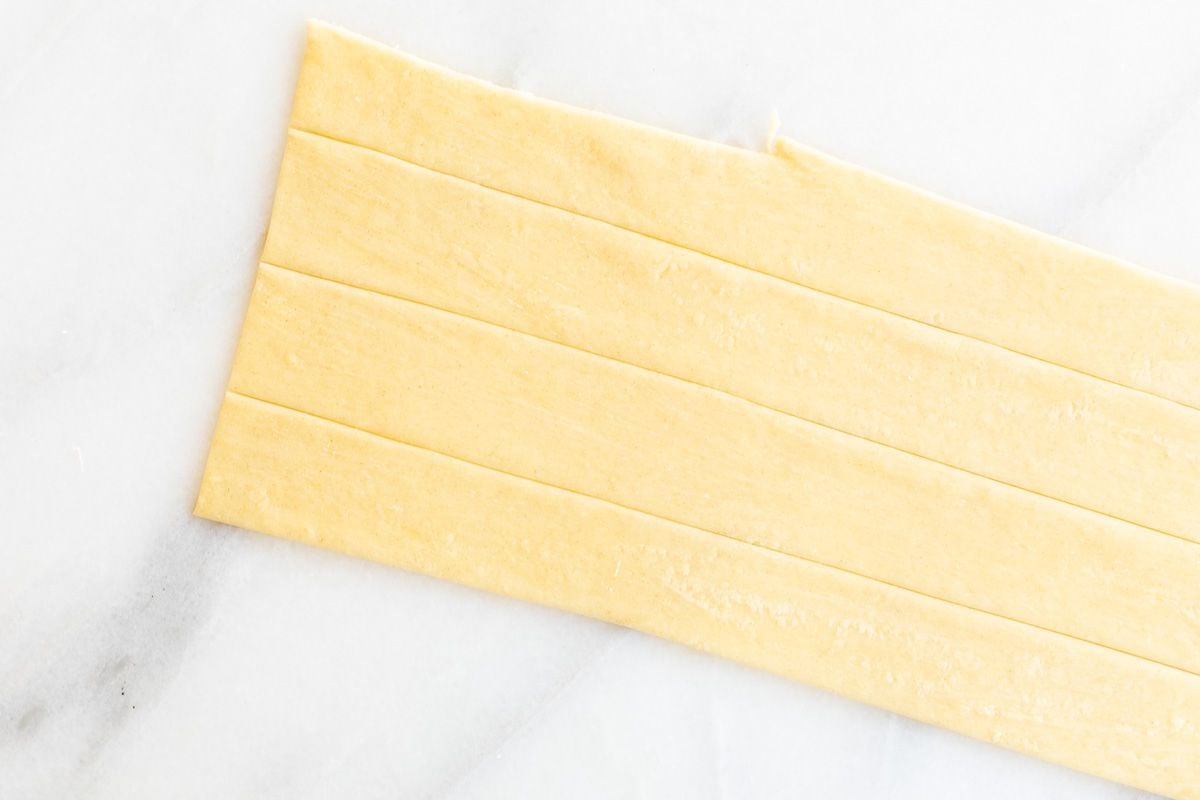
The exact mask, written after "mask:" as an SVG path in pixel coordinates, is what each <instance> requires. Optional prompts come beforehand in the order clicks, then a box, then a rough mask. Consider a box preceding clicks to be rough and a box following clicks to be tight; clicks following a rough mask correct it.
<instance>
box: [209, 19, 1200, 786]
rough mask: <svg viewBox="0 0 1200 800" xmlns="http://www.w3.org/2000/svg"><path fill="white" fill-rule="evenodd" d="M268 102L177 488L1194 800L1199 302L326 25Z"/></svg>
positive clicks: (787, 154) (894, 200) (848, 179)
mask: <svg viewBox="0 0 1200 800" xmlns="http://www.w3.org/2000/svg"><path fill="white" fill-rule="evenodd" d="M292 126H293V131H292V132H291V133H290V134H289V137H288V147H287V152H286V155H285V158H284V163H283V168H282V171H281V175H280V181H279V186H278V190H277V195H276V202H275V209H274V213H273V217H272V223H271V229H270V231H269V234H268V237H267V241H266V245H265V247H264V252H263V264H262V265H261V267H260V269H259V275H258V279H257V281H256V285H255V289H254V294H253V297H252V300H251V303H250V308H249V311H248V313H247V317H246V322H245V327H244V330H243V334H242V339H241V342H240V344H239V347H238V354H237V358H236V363H235V366H234V370H233V374H232V376H231V378H230V383H229V391H228V393H227V394H226V399H225V402H224V405H223V407H222V411H221V416H220V421H219V423H218V426H217V431H216V434H215V435H214V440H213V445H212V450H211V453H210V456H209V461H208V464H207V466H206V469H205V474H204V479H203V483H202V487H201V492H200V497H199V501H198V503H197V507H196V513H198V514H200V515H202V516H205V517H208V518H211V519H215V520H219V521H222V522H227V523H230V524H235V525H241V526H244V527H248V528H253V529H255V530H260V531H264V532H267V533H271V534H274V535H278V536H283V537H287V538H291V539H295V540H298V541H302V542H308V543H311V544H317V545H320V546H323V547H328V548H331V549H334V550H338V551H341V552H345V553H350V554H353V555H358V556H362V557H366V558H371V559H375V560H378V561H381V562H384V563H388V564H393V565H396V566H400V567H404V568H406V569H413V570H418V571H420V572H424V573H427V574H430V575H435V576H438V577H442V578H446V579H449V580H455V581H459V582H462V583H465V584H468V585H471V586H476V587H479V588H482V589H487V590H489V591H496V592H502V593H505V594H509V595H512V596H515V597H519V598H524V599H527V600H533V601H536V602H540V603H545V604H548V605H551V606H555V607H558V608H563V609H567V610H571V611H575V612H579V613H584V614H588V615H591V616H594V617H598V618H600V619H605V620H609V621H611V622H616V623H619V624H624V625H629V626H632V627H635V628H638V629H640V630H644V631H647V632H650V633H653V634H656V635H659V636H663V637H665V638H668V639H672V640H674V641H678V642H682V643H684V644H687V645H691V646H694V647H697V648H700V649H702V650H705V651H708V652H712V653H715V654H718V655H722V656H725V657H729V658H733V659H736V660H738V661H742V662H745V663H747V664H751V665H754V666H758V667H762V668H764V669H768V670H771V671H773V672H777V673H779V674H782V675H786V676H789V677H792V678H796V679H799V680H803V681H805V682H808V683H811V684H813V685H816V686H820V687H823V688H826V689H829V690H832V691H836V692H838V693H841V694H844V695H846V696H848V697H852V698H856V699H859V700H863V701H865V702H869V703H872V704H874V705H878V706H881V707H884V708H888V709H891V710H894V711H897V712H900V713H902V714H906V715H908V716H911V717H914V718H917V719H921V720H925V721H927V722H931V723H934V724H937V725H941V726H943V727H946V728H949V729H952V730H955V731H959V732H962V733H965V734H968V735H972V736H976V737H979V738H982V739H985V740H988V741H993V742H996V743H999V744H1002V745H1005V746H1008V747H1011V748H1014V749H1016V750H1020V751H1022V752H1027V753H1031V754H1034V755H1038V756H1040V757H1043V758H1046V759H1049V760H1052V761H1056V762H1059V763H1062V764H1066V765H1069V766H1071V767H1074V768H1077V769H1080V770H1084V771H1087V772H1092V773H1094V774H1097V775H1102V776H1105V777H1108V778H1111V779H1114V780H1118V781H1122V782H1125V783H1128V784H1132V785H1135V786H1139V787H1142V788H1145V789H1149V790H1151V791H1156V792H1162V793H1166V794H1169V795H1172V796H1175V797H1179V798H1196V799H1197V800H1200V544H1197V543H1198V542H1200V491H1198V490H1197V486H1200V411H1197V408H1200V359H1198V355H1200V293H1198V292H1197V291H1196V290H1195V289H1194V288H1190V287H1181V286H1175V285H1172V284H1170V283H1168V282H1166V281H1164V280H1161V279H1157V278H1153V277H1150V276H1148V275H1144V274H1142V273H1139V272H1136V271H1133V270H1131V269H1129V268H1127V267H1124V266H1122V265H1119V264H1116V263H1114V262H1112V261H1111V260H1108V259H1105V258H1103V257H1101V256H1098V255H1095V254H1091V253H1087V252H1085V251H1083V250H1081V249H1079V248H1076V247H1074V246H1072V245H1068V244H1065V243H1063V242H1059V241H1056V240H1053V239H1050V238H1048V237H1045V236H1041V235H1039V234H1035V233H1033V232H1030V231H1027V230H1023V229H1020V228H1017V227H1016V226H1013V225H1010V224H1008V223H1004V222H1001V221H998V220H994V219H991V218H989V217H986V216H983V215H980V214H978V213H976V212H972V211H968V210H965V209H962V208H959V207H957V206H954V205H951V204H948V203H945V202H944V201H940V200H936V199H933V198H930V197H927V196H925V195H923V194H921V193H919V192H915V191H913V190H911V189H908V188H905V187H902V186H899V185H897V184H894V183H892V182H890V181H887V180H885V179H882V178H879V177H877V176H873V175H870V174H867V173H865V172H862V171H861V170H858V169H856V168H853V167H849V166H846V165H843V164H839V163H836V162H834V161H832V160H829V159H827V158H825V157H823V156H819V155H816V154H813V153H810V152H808V151H804V150H802V149H800V148H798V147H796V146H795V145H791V144H788V143H786V142H785V143H783V144H782V145H781V150H780V152H778V153H773V154H760V153H750V152H746V151H740V150H734V149H731V148H727V147H722V146H718V145H712V144H708V143H704V142H698V141H693V140H689V139H685V138H683V137H679V136H675V135H672V134H669V133H665V132H661V131H654V130H651V129H647V128H643V127H639V126H636V125H633V124H630V123H626V122H621V121H618V120H613V119H609V118H606V117H602V116H599V115H595V114H591V113H588V112H583V111H578V110H574V109H569V108H565V107H562V106H557V105H554V104H550V103H546V102H544V101H540V100H536V99H534V98H530V97H527V96H524V95H520V94H516V93H513V92H509V91H506V90H502V89H498V88H496V87H492V86H488V85H486V84H483V83H480V82H477V81H473V80H471V79H467V78H463V77H460V76H456V75H453V74H451V73H448V72H445V71H443V70H440V69H437V68H434V67H431V66H429V65H426V64H424V63H422V62H420V61H417V60H414V59H411V58H409V57H407V56H403V55H401V54H398V53H394V52H392V51H389V50H386V49H384V48H382V47H380V46H378V45H375V44H373V43H370V42H367V41H365V40H362V39H359V38H357V37H354V36H351V35H349V34H345V33H342V32H340V31H336V30H334V29H332V28H329V27H326V26H322V25H314V26H312V27H311V28H310V41H309V48H308V52H307V53H306V56H305V62H304V67H303V70H302V76H301V80H300V85H299V87H298V90H297V96H296V103H295V110H294V115H293V120H292ZM374 151H379V152H374ZM443 173H444V174H443ZM489 187H491V188H489ZM534 201H536V202H534ZM705 254H709V255H705Z"/></svg>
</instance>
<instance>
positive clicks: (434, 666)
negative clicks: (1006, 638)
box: [0, 0, 1200, 800]
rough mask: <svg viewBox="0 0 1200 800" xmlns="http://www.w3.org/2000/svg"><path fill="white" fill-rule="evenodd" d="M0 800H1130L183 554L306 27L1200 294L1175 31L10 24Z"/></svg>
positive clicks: (825, 8) (420, 594) (72, 11)
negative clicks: (817, 163) (1012, 224)
mask: <svg viewBox="0 0 1200 800" xmlns="http://www.w3.org/2000/svg"><path fill="white" fill-rule="evenodd" d="M3 11H4V16H5V24H4V25H2V26H0V546H2V549H0V796H2V797H4V798H6V799H8V798H11V799H12V800H18V799H20V800H24V799H25V798H63V797H72V798H135V797H154V798H160V797H171V798H192V797H195V798H216V797H220V798H243V797H245V798H328V797H337V796H344V797H355V798H435V797H448V798H509V797H511V798H518V797H520V798H526V797H530V798H554V797H574V798H606V799H607V798H617V797H648V798H706V797H713V798H720V797H729V798H734V797H736V798H754V797H785V796H786V797H821V798H824V797H836V798H874V797H888V798H960V797H972V798H1012V797H1022V798H1055V800H1069V799H1070V800H1073V799H1076V798H1132V797H1139V796H1141V795H1139V794H1138V793H1136V792H1134V791H1132V790H1130V789H1125V788H1122V787H1118V786H1115V785H1112V784H1108V783H1105V782H1103V781H1100V780H1097V779H1093V778H1089V777H1085V776H1082V775H1079V774H1076V773H1073V772H1071V771H1068V770H1065V769H1062V768H1058V767H1054V766H1050V765H1048V764H1044V763H1041V762H1039V761H1036V760H1034V759H1031V758H1026V757H1023V756H1018V755H1015V754H1013V753H1009V752H1007V751H1004V750H1001V749H999V748H995V747H991V746H989V745H985V744H981V743H978V742H975V741H971V740H968V739H965V738H962V737H959V736H956V735H953V734H950V733H946V732H943V731H940V730H937V729H934V728H930V727H928V726H925V725H921V724H917V723H914V722H911V721H908V720H905V719H902V718H899V717H896V716H894V715H891V714H888V713H885V712H882V711H877V710H875V709H871V708H868V707H865V706H862V705H859V704H857V703H853V702H849V701H846V700H842V699H840V698H837V697H834V696H831V695H828V694H826V693H823V692H820V691H816V690H813V689H809V688H807V687H804V686H800V685H795V684H792V683H788V682H786V681H784V680H780V679H777V678H774V677H771V676H768V675H765V674H761V673H758V672H755V671H752V670H749V669H745V668H742V667H739V666H736V665H734V664H730V663H726V662H723V661H720V660H717V659H714V658H709V657H706V656H702V655H699V654H697V653H694V652H691V651H688V650H685V649H683V648H681V647H677V646H674V645H671V644H668V643H665V642H661V641H658V640H655V639H652V638H650V637H647V636H643V635H640V634H637V633H633V632H631V631H627V630H623V629H620V628H616V627H612V626H609V625H605V624H601V623H597V622H594V621H591V620H587V619H581V618H578V617H574V616H571V615H567V614H562V613H558V612H554V611H550V610H547V609H543V608H538V607H534V606H530V605H526V604H523V603H519V602H514V601H510V600H506V599H502V598H498V597H494V596H490V595H485V594H482V593H479V592H475V591H471V590H468V589H464V588H461V587H458V586H453V585H450V584H446V583H442V582H439V581H436V580H432V579H429V578H425V577H421V576H416V575H410V574H406V573H403V572H399V571H394V570H389V569H386V568H383V567H380V566H376V565H373V564H368V563H363V562H359V561H355V560H352V559H349V558H344V557H339V556H336V555H331V554H329V553H325V552H319V551H316V550H312V549H307V548H304V547H301V546H299V545H295V544H292V543H288V542H284V541H277V540H274V539H270V538H268V537H265V536H261V535H257V534H253V533H248V532H244V531H240V530H235V529H232V528H227V527H222V526H220V525H215V524H212V523H208V522H205V521H202V520H198V519H193V518H192V517H191V515H190V508H191V505H192V502H193V499H194V495H195V492H196V488H197V485H198V479H199V475H200V470H201V465H202V463H203V459H204V454H205V450H206V446H207V441H208V438H209V435H210V433H211V429H212V425H213V421H214V417H215V414H216V410H217V406H218V403H219V400H220V397H221V392H222V388H223V386H224V382H225V378H226V375H227V371H228V369H229V366H230V362H231V357H232V350H233V344H234V340H235V337H236V335H237V332H238V328H239V326H240V321H241V315H242V312H243V309H244V307H245V303H246V300H247V296H248V290H249V286H250V282H251V278H252V274H253V271H254V267H255V261H256V255H257V251H258V249H259V247H260V244H261V241H262V235H263V231H264V228H265V225H266V220H267V213H268V210H269V206H270V202H271V192H272V186H273V183H274V178H275V171H276V168H277V165H278V161H279V157H280V153H281V148H282V145H283V138H284V136H283V135H284V125H285V119H286V116H287V110H288V105H289V103H290V96H291V89H292V84H293V81H294V79H295V74H296V68H297V65H298V61H299V56H300V51H301V47H302V43H303V41H302V40H303V21H304V19H305V18H306V17H307V16H320V17H322V18H325V19H328V20H330V21H332V22H335V23H338V24H340V25H343V26H345V27H348V28H351V29H354V30H357V31H359V32H362V33H364V34H367V35H370V36H372V37H374V38H377V39H380V40H382V41H386V42H390V43H394V44H397V45H399V46H400V47H402V48H404V49H405V50H408V51H410V52H412V53H414V54H417V55H420V56H423V57H426V58H429V59H432V60H434V61H437V62H440V63H443V64H446V65H448V66H451V67H454V68H457V69H459V70H462V71H465V72H468V73H471V74H475V75H479V76H482V77H485V78H489V79H492V80H494V81H497V82H500V83H503V84H508V85H515V86H517V87H519V88H521V89H525V90H529V91H531V92H535V93H538V94H541V95H545V96H548V97H552V98H556V99H559V100H563V101H567V102H570V103H573V104H576V105H582V106H588V107H592V108H596V109H601V110H604V111H607V112H611V113H614V114H618V115H621V116H625V117H628V118H631V119H636V120H641V121H644V122H647V123H652V124H655V125H659V126H664V127H667V128H672V129H676V130H679V131H683V132H686V133H690V134H694V135H698V136H702V137H707V138H711V139H718V140H722V141H727V142H732V143H735V144H742V145H746V146H757V145H759V144H760V143H761V142H762V141H763V140H764V139H765V137H766V135H767V131H768V128H769V124H770V118H771V113H772V111H773V110H777V111H778V113H779V115H780V117H781V118H782V121H783V132H784V133H786V134H787V135H789V136H791V137H793V138H796V139H798V140H800V141H803V142H806V143H808V144H811V145H814V146H816V147H818V148H821V149H824V150H826V151H828V152H830V153H832V154H834V155H837V156H841V157H844V158H847V159H850V160H852V161H856V162H859V163H862V164H865V165H867V166H870V167H873V168H875V169H878V170H881V171H883V172H885V173H887V174H890V175H893V176H896V177H899V178H901V179H904V180H907V181H910V182H912V183H915V184H917V185H920V186H923V187H926V188H929V189H931V190H934V191H937V192H939V193H942V194H944V195H947V196H949V197H952V198H955V199H957V200H961V201H964V202H966V203H970V204H972V205H975V206H978V207H980V208H984V209H987V210H989V211H993V212H996V213H998V214H1002V215H1004V216H1008V217H1011V218H1013V219H1016V220H1018V221H1020V222H1023V223H1026V224H1029V225H1032V226H1035V227H1037V228H1040V229H1042V230H1046V231H1050V232H1054V233H1057V234H1061V235H1063V236H1066V237H1069V238H1071V239H1074V240H1076V241H1079V242H1082V243H1084V244H1086V245H1089V246H1093V247H1096V248H1099V249H1103V250H1107V251H1110V252H1113V253H1116V254H1118V255H1120V256H1122V257H1125V258H1128V259H1130V260H1132V261H1135V262H1137V263H1140V264H1144V265H1145V266H1147V267H1150V268H1153V269H1156V270H1159V271H1162V272H1164V273H1169V274H1173V275H1176V276H1179V277H1182V278H1188V279H1191V280H1200V48H1198V47H1197V42H1200V5H1198V4H1196V3H1192V2H1176V3H1171V2H1147V3H1136V4H1135V3H1129V2H1084V0H1038V1H1037V2H1009V3H975V4H966V3H961V2H953V0H937V1H930V0H927V1H924V2H917V3H907V4H888V3H882V2H880V3H865V2H844V3H825V2H816V1H815V0H805V2H799V3H797V2H784V1H783V0H780V1H779V2H761V3H746V2H739V3H732V2H730V3H717V2H696V1H695V0H693V2H682V1H681V0H680V1H675V0H661V2H653V3H651V2H614V1H613V0H607V1H605V2H601V1H597V2H586V3H552V2H539V1H538V0H520V1H519V2H510V3H505V4H497V3H488V2H483V0H479V2H471V0H442V1H441V2H438V3H420V2H408V0H387V2H384V0H354V1H353V2H332V0H307V2H300V0H277V1H276V2H269V3H241V2H234V0H210V2H182V3H175V2H145V3H138V2H121V1H120V0H111V1H110V2H99V3H87V2H82V0H42V1H41V2H37V1H35V0H26V1H25V2H22V1H21V0H8V2H5V3H4V4H3Z"/></svg>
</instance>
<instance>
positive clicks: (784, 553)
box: [225, 389, 1200, 679]
mask: <svg viewBox="0 0 1200 800" xmlns="http://www.w3.org/2000/svg"><path fill="white" fill-rule="evenodd" d="M225 392H226V394H229V395H233V396H235V397H241V398H245V399H247V400H251V401H253V402H256V403H262V404H263V405H267V406H272V407H274V408H279V409H283V410H284V411H289V412H291V413H294V414H301V415H303V416H305V417H310V418H312V419H316V420H320V421H322V422H326V423H329V424H330V425H337V426H338V427H340V428H346V429H348V430H352V431H357V432H358V433H361V434H363V435H365V436H370V437H373V438H375V439H382V440H384V441H387V442H392V443H395V444H399V445H403V446H404V447H411V448H413V449H414V450H421V451H423V452H426V453H434V454H436V455H438V456H440V457H442V458H448V459H451V460H452V461H457V462H459V463H462V464H469V465H470V466H472V467H476V468H478V469H482V470H487V471H488V472H491V473H495V474H497V475H507V476H508V477H510V478H515V479H516V480H520V481H527V482H529V483H533V484H537V485H538V486H544V487H546V488H547V489H551V490H553V491H556V492H566V493H568V494H572V495H575V496H577V497H585V498H587V499H588V500H592V501H595V502H597V503H604V504H605V505H609V506H613V507H615V508H620V509H624V510H625V511H628V512H629V513H631V514H637V515H639V516H643V517H648V518H650V519H654V520H658V521H660V522H665V523H668V524H671V525H678V526H680V527H683V528H688V529H689V530H693V531H696V532H697V533H703V534H709V535H712V536H718V537H720V538H721V539H724V540H727V541H730V542H734V543H737V544H742V545H745V546H747V547H752V548H754V549H756V550H760V551H763V552H767V553H772V554H774V555H776V556H779V557H781V558H794V559H796V560H798V561H803V562H804V563H806V564H812V565H813V566H817V567H821V568H823V569H828V570H833V571H835V572H838V573H842V574H844V575H849V576H852V577H854V578H858V579H860V580H864V581H871V582H872V583H877V584H880V585H882V586H887V587H890V588H892V589H895V590H897V591H901V592H907V593H909V594H912V595H916V596H917V597H923V598H925V599H927V600H931V601H933V602H936V603H944V604H945V605H947V606H953V607H955V608H961V609H963V610H964V611H969V612H972V613H975V614H983V615H985V616H988V617H993V618H995V619H1000V620H1004V621H1006V622H1011V623H1012V624H1014V625H1023V626H1026V627H1028V628H1032V629H1034V630H1039V631H1043V632H1045V633H1048V634H1051V635H1054V636H1062V637H1064V638H1067V639H1071V640H1073V641H1076V642H1081V643H1083V644H1085V645H1091V646H1093V647H1099V648H1101V649H1104V650H1109V651H1111V652H1113V653H1119V654H1121V655H1123V656H1128V657H1129V658H1133V659H1136V660H1138V661H1144V662H1146V663H1148V664H1155V665H1158V666H1160V667H1165V668H1167V669H1170V670H1174V671H1175V672H1179V673H1181V674H1183V675H1186V676H1188V678H1189V679H1195V678H1200V673H1196V672H1193V671H1191V670H1188V669H1184V668H1183V667H1177V666H1175V665H1173V664H1168V663H1166V662H1164V661H1159V660H1157V659H1154V658H1150V657H1148V656H1142V655H1138V654H1137V653H1131V652H1129V651H1128V650H1122V649H1121V648H1119V647H1113V646H1111V645H1107V644H1102V643H1100V642H1095V641H1092V640H1091V639H1085V638H1084V637H1082V636H1076V635H1074V634H1071V633H1065V632H1063V631H1059V630H1055V629H1054V628H1047V627H1045V626H1042V625H1037V624H1035V623H1032V622H1026V621H1025V620H1020V619H1016V618H1015V617H1009V616H1006V615H1004V614H998V613H996V612H994V611H987V610H986V609H982V608H976V607H974V606H969V605H966V604H964V603H959V602H955V601H954V600H947V599H946V598H944V597H938V596H937V595H933V594H928V593H926V592H922V591H920V590H919V589H912V588H910V587H908V586H904V585H901V584H899V583H892V582H891V581H887V580H883V579H882V578H876V577H874V576H871V575H867V574H865V573H862V572H857V571H855V570H852V569H847V568H846V567H839V566H836V565H834V564H827V563H825V562H824V561H818V560H817V559H814V558H808V557H807V556H802V555H797V554H796V553H789V552H787V551H786V550H779V549H776V548H774V547H771V546H769V545H765V544H760V543H758V542H752V541H748V540H746V539H740V538H738V537H737V536H732V535H730V534H727V533H721V532H720V531H714V530H710V529H708V528H702V527H700V526H698V525H693V524H691V523H688V522H682V521H680V520H677V519H672V518H671V517H665V516H663V515H662V514H656V513H654V512H651V511H646V510H644V509H640V508H635V507H634V506H630V505H626V504H624V503H621V502H618V501H616V500H610V499H608V498H606V497H600V496H598V495H594V494H589V493H588V492H582V491H579V490H578V489H571V488H569V487H566V486H559V485H558V484H555V483H549V482H547V481H544V480H540V479H538V478H533V477H530V476H528V475H520V474H518V473H515V472H510V471H508V470H505V469H500V468H498V467H494V466H490V465H488V464H483V463H480V462H478V461H473V460H471V459H469V458H463V457H462V456H457V455H453V454H451V453H444V452H442V451H441V450H436V449H434V448H432V447H425V446H423V445H419V444H414V443H413V442H409V441H405V440H403V439H397V438H394V437H392V436H385V435H384V434H382V433H376V432H375V431H371V430H367V429H366V428H360V427H359V426H357V425H351V424H349V423H346V422H341V421H339V420H336V419H331V418H329V417H326V416H322V415H321V414H316V413H313V412H311V411H305V410H304V409H302V408H296V407H294V406H289V405H286V404H284V403H278V402H275V401H273V400H264V399H263V398H261V397H256V396H254V395H252V394H247V393H246V392H245V391H240V390H236V389H226V390H225Z"/></svg>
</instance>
